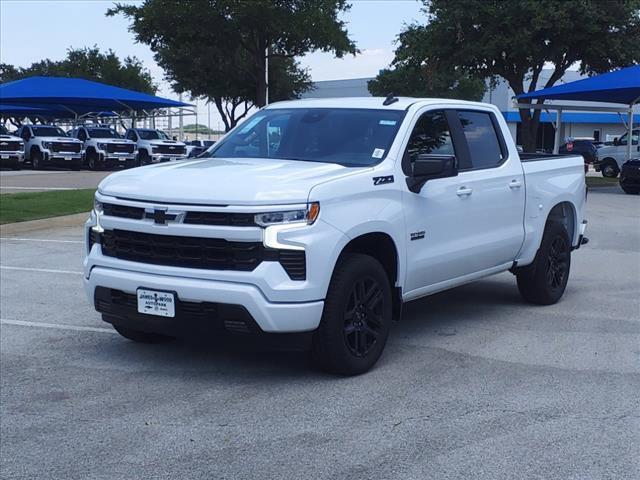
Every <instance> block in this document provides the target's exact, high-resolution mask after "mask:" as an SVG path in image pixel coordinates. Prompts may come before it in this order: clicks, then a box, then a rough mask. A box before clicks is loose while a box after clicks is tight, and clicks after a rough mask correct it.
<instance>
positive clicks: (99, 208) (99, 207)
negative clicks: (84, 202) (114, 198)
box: [93, 197, 104, 215]
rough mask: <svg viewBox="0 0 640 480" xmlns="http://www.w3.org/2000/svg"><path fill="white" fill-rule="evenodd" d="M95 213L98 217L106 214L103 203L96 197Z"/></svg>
mask: <svg viewBox="0 0 640 480" xmlns="http://www.w3.org/2000/svg"><path fill="white" fill-rule="evenodd" d="M93 211H94V212H96V214H98V215H102V214H103V213H104V208H103V207H102V202H101V201H100V200H98V199H97V198H95V197H94V198H93Z"/></svg>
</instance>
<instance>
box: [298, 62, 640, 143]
mask: <svg viewBox="0 0 640 480" xmlns="http://www.w3.org/2000/svg"><path fill="white" fill-rule="evenodd" d="M550 75H551V70H543V72H542V73H541V74H540V80H539V82H538V83H539V85H540V87H539V88H542V86H543V85H544V84H545V82H546V81H547V79H548V77H549V76H550ZM582 78H585V76H583V75H580V73H579V72H576V71H569V72H566V74H565V75H564V76H563V77H562V79H561V80H560V81H559V82H557V83H556V85H560V84H561V83H569V82H573V81H576V80H580V79H582ZM369 80H371V78H353V79H347V80H326V81H319V82H314V84H313V86H314V88H313V89H312V90H310V91H308V92H306V93H305V94H303V98H331V97H369V96H371V94H370V93H369V90H368V89H367V82H368V81H369ZM514 95H515V94H514V92H513V90H511V88H509V85H508V84H507V82H506V81H504V80H501V81H498V82H496V84H495V85H488V86H487V91H486V92H485V95H484V98H483V99H482V101H483V102H487V103H492V104H494V105H495V106H497V107H498V108H499V109H500V111H501V112H502V115H503V116H504V117H505V119H506V121H507V124H508V125H509V129H510V130H511V133H512V135H513V137H514V138H516V140H517V143H520V114H519V113H518V109H517V108H516V107H515V106H514V101H513V97H514ZM549 103H550V104H553V102H549ZM562 104H563V105H571V106H574V107H583V108H584V107H590V106H591V107H593V104H590V103H588V102H576V101H563V102H562ZM597 105H598V106H599V107H613V108H620V109H621V110H624V106H621V105H617V104H606V103H600V104H597ZM634 111H635V112H636V113H635V114H634V119H633V123H634V125H640V106H636V108H635V110H634ZM555 119H556V112H555V110H549V111H544V110H543V112H542V114H541V116H540V120H541V123H540V128H539V129H538V148H543V149H545V150H549V151H551V150H552V149H553V141H554V136H555V126H554V124H555ZM626 120H627V114H626V113H624V112H622V113H620V114H618V113H611V112H602V111H600V112H598V111H584V110H580V111H570V110H569V109H567V110H565V111H564V112H563V113H562V123H561V126H560V129H561V130H560V138H561V139H563V141H564V139H567V138H593V139H595V140H599V141H612V140H613V139H614V138H615V137H619V136H621V135H623V134H624V133H625V132H626V131H627V130H626Z"/></svg>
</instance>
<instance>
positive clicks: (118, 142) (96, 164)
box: [71, 125, 137, 170]
mask: <svg viewBox="0 0 640 480" xmlns="http://www.w3.org/2000/svg"><path fill="white" fill-rule="evenodd" d="M71 136H72V137H74V138H77V139H78V140H81V141H82V142H84V151H85V154H84V163H85V165H86V166H87V167H89V169H91V170H100V169H103V168H105V167H106V168H113V167H125V168H130V167H135V166H136V158H137V151H136V144H135V143H134V142H132V141H131V140H127V139H124V138H122V136H120V134H118V132H116V131H115V130H114V129H113V128H111V127H109V126H93V125H92V126H83V127H77V128H75V129H74V130H72V131H71Z"/></svg>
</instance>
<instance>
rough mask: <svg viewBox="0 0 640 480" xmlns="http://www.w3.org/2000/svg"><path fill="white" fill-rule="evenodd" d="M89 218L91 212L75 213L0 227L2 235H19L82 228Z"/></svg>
mask: <svg viewBox="0 0 640 480" xmlns="http://www.w3.org/2000/svg"><path fill="white" fill-rule="evenodd" d="M88 217H89V212H85V213H74V214H73V215H63V216H61V217H51V218H42V219H40V220H29V221H26V222H17V223H6V224H4V225H0V235H2V236H4V235H13V234H17V233H26V232H34V231H36V230H47V229H49V228H65V227H81V226H82V225H83V224H84V222H85V221H86V220H87V218H88Z"/></svg>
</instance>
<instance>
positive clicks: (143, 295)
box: [138, 288, 176, 317]
mask: <svg viewBox="0 0 640 480" xmlns="http://www.w3.org/2000/svg"><path fill="white" fill-rule="evenodd" d="M138 313H144V314H147V315H157V316H159V317H175V316H176V296H175V294H173V293H171V292H162V291H158V290H145V289H143V288H139V289H138Z"/></svg>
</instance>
